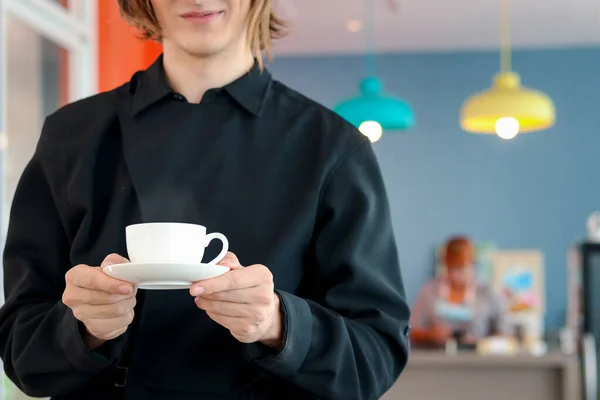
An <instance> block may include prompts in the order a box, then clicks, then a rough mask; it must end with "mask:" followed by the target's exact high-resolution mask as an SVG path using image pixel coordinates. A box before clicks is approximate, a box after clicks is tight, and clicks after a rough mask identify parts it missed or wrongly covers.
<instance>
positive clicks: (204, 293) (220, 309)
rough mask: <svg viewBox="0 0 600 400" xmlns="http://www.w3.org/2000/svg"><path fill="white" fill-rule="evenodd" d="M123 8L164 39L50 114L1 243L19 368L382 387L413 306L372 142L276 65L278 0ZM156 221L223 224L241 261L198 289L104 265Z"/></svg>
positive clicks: (253, 383) (138, 388)
mask: <svg viewBox="0 0 600 400" xmlns="http://www.w3.org/2000/svg"><path fill="white" fill-rule="evenodd" d="M102 1H105V0H102ZM119 5H120V7H121V11H122V14H123V15H124V16H125V17H126V18H127V19H128V20H129V21H131V23H132V24H134V25H135V26H136V27H137V28H139V29H141V31H142V32H143V33H144V34H145V36H146V37H148V38H152V39H156V40H159V41H161V42H162V44H163V48H164V52H163V55H162V56H161V57H160V58H159V59H158V60H157V61H156V62H155V63H154V64H153V65H152V66H150V67H149V68H148V69H147V70H145V71H140V72H139V73H136V74H135V75H134V76H133V77H132V79H131V81H130V82H128V83H127V84H125V85H123V86H121V87H119V88H117V89H115V90H113V91H110V92H107V93H103V94H100V95H97V96H94V97H91V98H88V99H84V100H82V101H79V102H76V103H74V104H71V105H69V106H67V107H65V108H63V109H61V110H59V111H57V112H56V113H54V114H53V115H51V116H49V117H48V118H47V120H46V121H45V124H44V128H43V131H42V134H41V138H40V140H39V143H38V146H37V149H36V151H35V154H34V156H33V158H32V160H31V161H30V163H29V164H28V166H27V168H26V169H25V171H24V173H23V175H22V177H21V180H20V183H19V185H18V188H17V191H16V194H15V198H14V203H13V206H12V210H11V216H10V227H9V231H8V238H7V242H6V248H5V252H4V277H5V278H4V283H5V293H6V303H5V305H4V306H3V307H2V309H1V311H0V350H1V351H2V353H1V355H2V359H3V361H4V368H5V370H6V373H7V375H8V376H9V377H10V379H11V380H12V381H13V382H14V383H15V384H16V385H17V386H18V387H19V388H20V389H22V390H23V391H24V392H25V393H27V394H30V395H33V396H39V397H47V396H52V397H53V398H54V399H57V400H58V399H62V400H67V399H78V400H80V399H86V400H93V399H119V398H124V399H133V400H136V399H169V400H178V399H238V398H239V399H242V398H244V399H247V398H252V399H278V400H279V399H283V398H292V399H317V398H320V399H343V400H347V399H358V400H361V399H377V398H379V397H380V396H381V395H382V394H383V393H384V392H385V391H386V390H387V389H388V388H389V387H390V386H391V385H392V384H393V383H394V381H395V380H396V378H397V377H398V375H399V374H400V372H401V371H402V369H403V368H404V366H405V364H406V362H407V357H408V344H407V335H408V330H409V329H408V319H409V309H408V306H407V304H406V301H405V298H404V288H403V283H402V278H401V274H400V268H399V264H398V256H397V251H396V244H395V239H394V235H393V232H392V225H391V221H390V214H389V205H388V202H387V198H386V193H385V188H384V184H383V180H382V177H381V173H380V170H379V166H378V164H377V162H376V158H375V155H374V153H373V150H372V148H371V144H370V142H369V140H368V139H367V138H366V137H365V136H363V135H362V134H360V133H359V132H358V131H357V130H356V129H355V128H354V127H353V126H351V125H350V124H348V123H347V122H346V121H344V120H342V119H341V118H339V117H338V116H337V115H335V114H334V113H332V112H331V111H329V110H328V109H326V108H325V107H323V106H321V105H319V104H317V103H315V102H314V101H312V100H310V99H308V98H306V97H304V96H302V95H301V94H299V93H297V92H295V91H293V90H292V89H290V88H288V87H286V86H285V85H283V84H281V83H279V82H277V81H275V80H273V79H272V78H271V75H270V74H269V72H268V71H267V70H266V69H265V68H264V65H263V61H262V54H261V51H264V52H266V53H268V52H269V50H270V48H271V41H272V39H273V38H275V37H277V36H279V35H280V34H281V29H282V27H283V24H282V21H281V20H280V19H279V18H278V17H277V16H276V15H275V14H274V12H273V9H272V7H273V6H272V4H271V1H270V0H206V1H203V0H200V1H198V0H197V1H190V0H119ZM115 62H118V60H115ZM161 221H164V222H190V223H197V224H202V225H205V226H208V227H209V228H210V229H211V230H215V231H219V232H223V233H224V234H225V235H226V236H227V237H228V238H229V242H230V244H231V248H232V250H233V251H234V252H235V254H234V253H229V254H228V255H227V257H226V258H225V259H224V260H223V261H221V263H220V264H221V265H225V266H228V267H229V268H230V269H231V270H230V271H229V272H227V273H226V274H224V275H222V276H220V277H218V278H214V279H210V280H206V281H202V282H198V283H196V284H194V285H192V287H191V288H190V290H189V292H188V291H145V290H139V291H138V290H137V289H136V288H135V287H133V286H132V285H131V284H128V283H127V282H123V281H119V280H116V279H113V278H110V277H108V275H106V274H104V273H103V272H102V271H101V269H100V268H99V267H100V266H106V265H109V264H115V263H122V262H127V259H126V258H124V257H126V256H127V255H126V246H125V227H126V226H127V225H130V224H134V223H139V222H161ZM198 245H199V246H202V245H203V244H201V243H198ZM113 253H114V254H113ZM242 265H244V266H245V268H241V267H242Z"/></svg>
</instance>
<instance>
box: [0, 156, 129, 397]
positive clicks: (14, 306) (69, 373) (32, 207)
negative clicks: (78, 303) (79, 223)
mask: <svg viewBox="0 0 600 400" xmlns="http://www.w3.org/2000/svg"><path fill="white" fill-rule="evenodd" d="M43 157H44V153H43V151H42V150H41V149H40V146H38V149H37V151H36V154H35V155H34V157H33V159H32V160H31V161H30V163H29V164H28V166H27V167H26V169H25V171H24V173H23V175H22V177H21V180H20V182H19V185H18V187H17V190H16V193H15V198H14V202H13V206H12V209H11V215H10V224H9V230H8V237H7V241H6V247H5V251H4V286H5V289H4V290H5V297H6V302H5V304H4V305H3V307H2V309H1V310H0V351H1V355H2V360H3V362H4V369H5V371H6V374H7V375H8V377H9V378H10V379H11V380H12V381H13V382H14V383H15V384H16V385H17V386H18V387H19V388H20V389H21V390H22V391H24V392H25V393H26V394H28V395H32V396H39V397H47V396H56V395H61V394H65V393H68V392H70V391H72V390H74V389H76V388H78V387H80V386H82V385H83V384H85V382H86V381H88V380H89V379H90V378H91V377H92V376H94V375H96V374H98V373H99V371H101V370H102V369H104V368H106V367H108V366H110V365H111V364H112V363H113V362H114V361H115V359H114V358H115V357H113V356H112V354H111V352H113V351H115V352H116V353H118V351H117V350H118V349H117V348H118V347H119V346H116V347H115V349H111V351H108V352H107V353H106V354H102V355H101V354H100V353H99V352H91V351H88V350H87V348H86V347H85V345H84V343H83V340H82V336H81V333H80V327H79V324H78V321H77V320H76V319H75V317H74V316H73V313H72V312H71V310H70V309H68V308H67V307H66V306H65V305H64V304H63V303H62V301H61V299H62V293H63V291H64V289H65V272H66V271H67V269H68V268H69V266H70V261H69V251H70V245H69V241H68V239H67V236H66V233H65V230H64V229H63V225H62V224H61V220H60V218H59V213H58V210H57V202H56V196H53V195H52V191H51V190H50V185H49V184H48V180H47V176H46V174H45V172H47V171H45V169H44V168H43V166H42V165H43V163H42V162H41V159H42V158H43Z"/></svg>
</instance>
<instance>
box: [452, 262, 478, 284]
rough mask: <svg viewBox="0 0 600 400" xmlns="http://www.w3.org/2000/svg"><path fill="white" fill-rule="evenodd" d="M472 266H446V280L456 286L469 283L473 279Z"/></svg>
mask: <svg viewBox="0 0 600 400" xmlns="http://www.w3.org/2000/svg"><path fill="white" fill-rule="evenodd" d="M473 269H474V268H473V266H471V265H464V266H453V267H450V268H448V280H449V281H450V284H451V285H452V286H454V287H457V288H462V287H465V286H466V285H468V284H470V283H471V282H472V279H473V273H474V271H473Z"/></svg>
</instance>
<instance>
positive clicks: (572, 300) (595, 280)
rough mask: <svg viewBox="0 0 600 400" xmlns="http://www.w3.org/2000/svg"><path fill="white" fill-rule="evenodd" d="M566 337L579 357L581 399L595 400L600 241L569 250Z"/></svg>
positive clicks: (599, 363)
mask: <svg viewBox="0 0 600 400" xmlns="http://www.w3.org/2000/svg"><path fill="white" fill-rule="evenodd" d="M568 297H569V298H568V300H569V301H568V303H569V304H568V308H567V327H566V329H567V330H568V332H570V334H569V336H570V337H571V338H573V340H575V341H576V347H577V348H578V349H579V354H580V358H581V389H582V392H581V393H582V400H598V398H599V397H598V396H599V394H600V393H599V392H598V381H599V372H600V359H599V358H598V355H599V354H600V353H599V351H600V347H599V345H600V242H598V241H596V240H589V239H588V240H586V241H583V242H580V243H576V244H575V245H573V246H572V247H571V249H570V250H569V259H568Z"/></svg>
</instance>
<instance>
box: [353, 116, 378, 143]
mask: <svg viewBox="0 0 600 400" xmlns="http://www.w3.org/2000/svg"><path fill="white" fill-rule="evenodd" d="M358 130H359V131H360V132H361V133H362V134H363V135H365V136H366V137H368V138H369V140H370V141H371V142H373V143H375V142H376V141H378V140H379V139H381V135H382V134H383V128H382V127H381V125H380V124H379V122H377V121H365V122H363V123H362V124H360V126H359V127H358Z"/></svg>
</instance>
